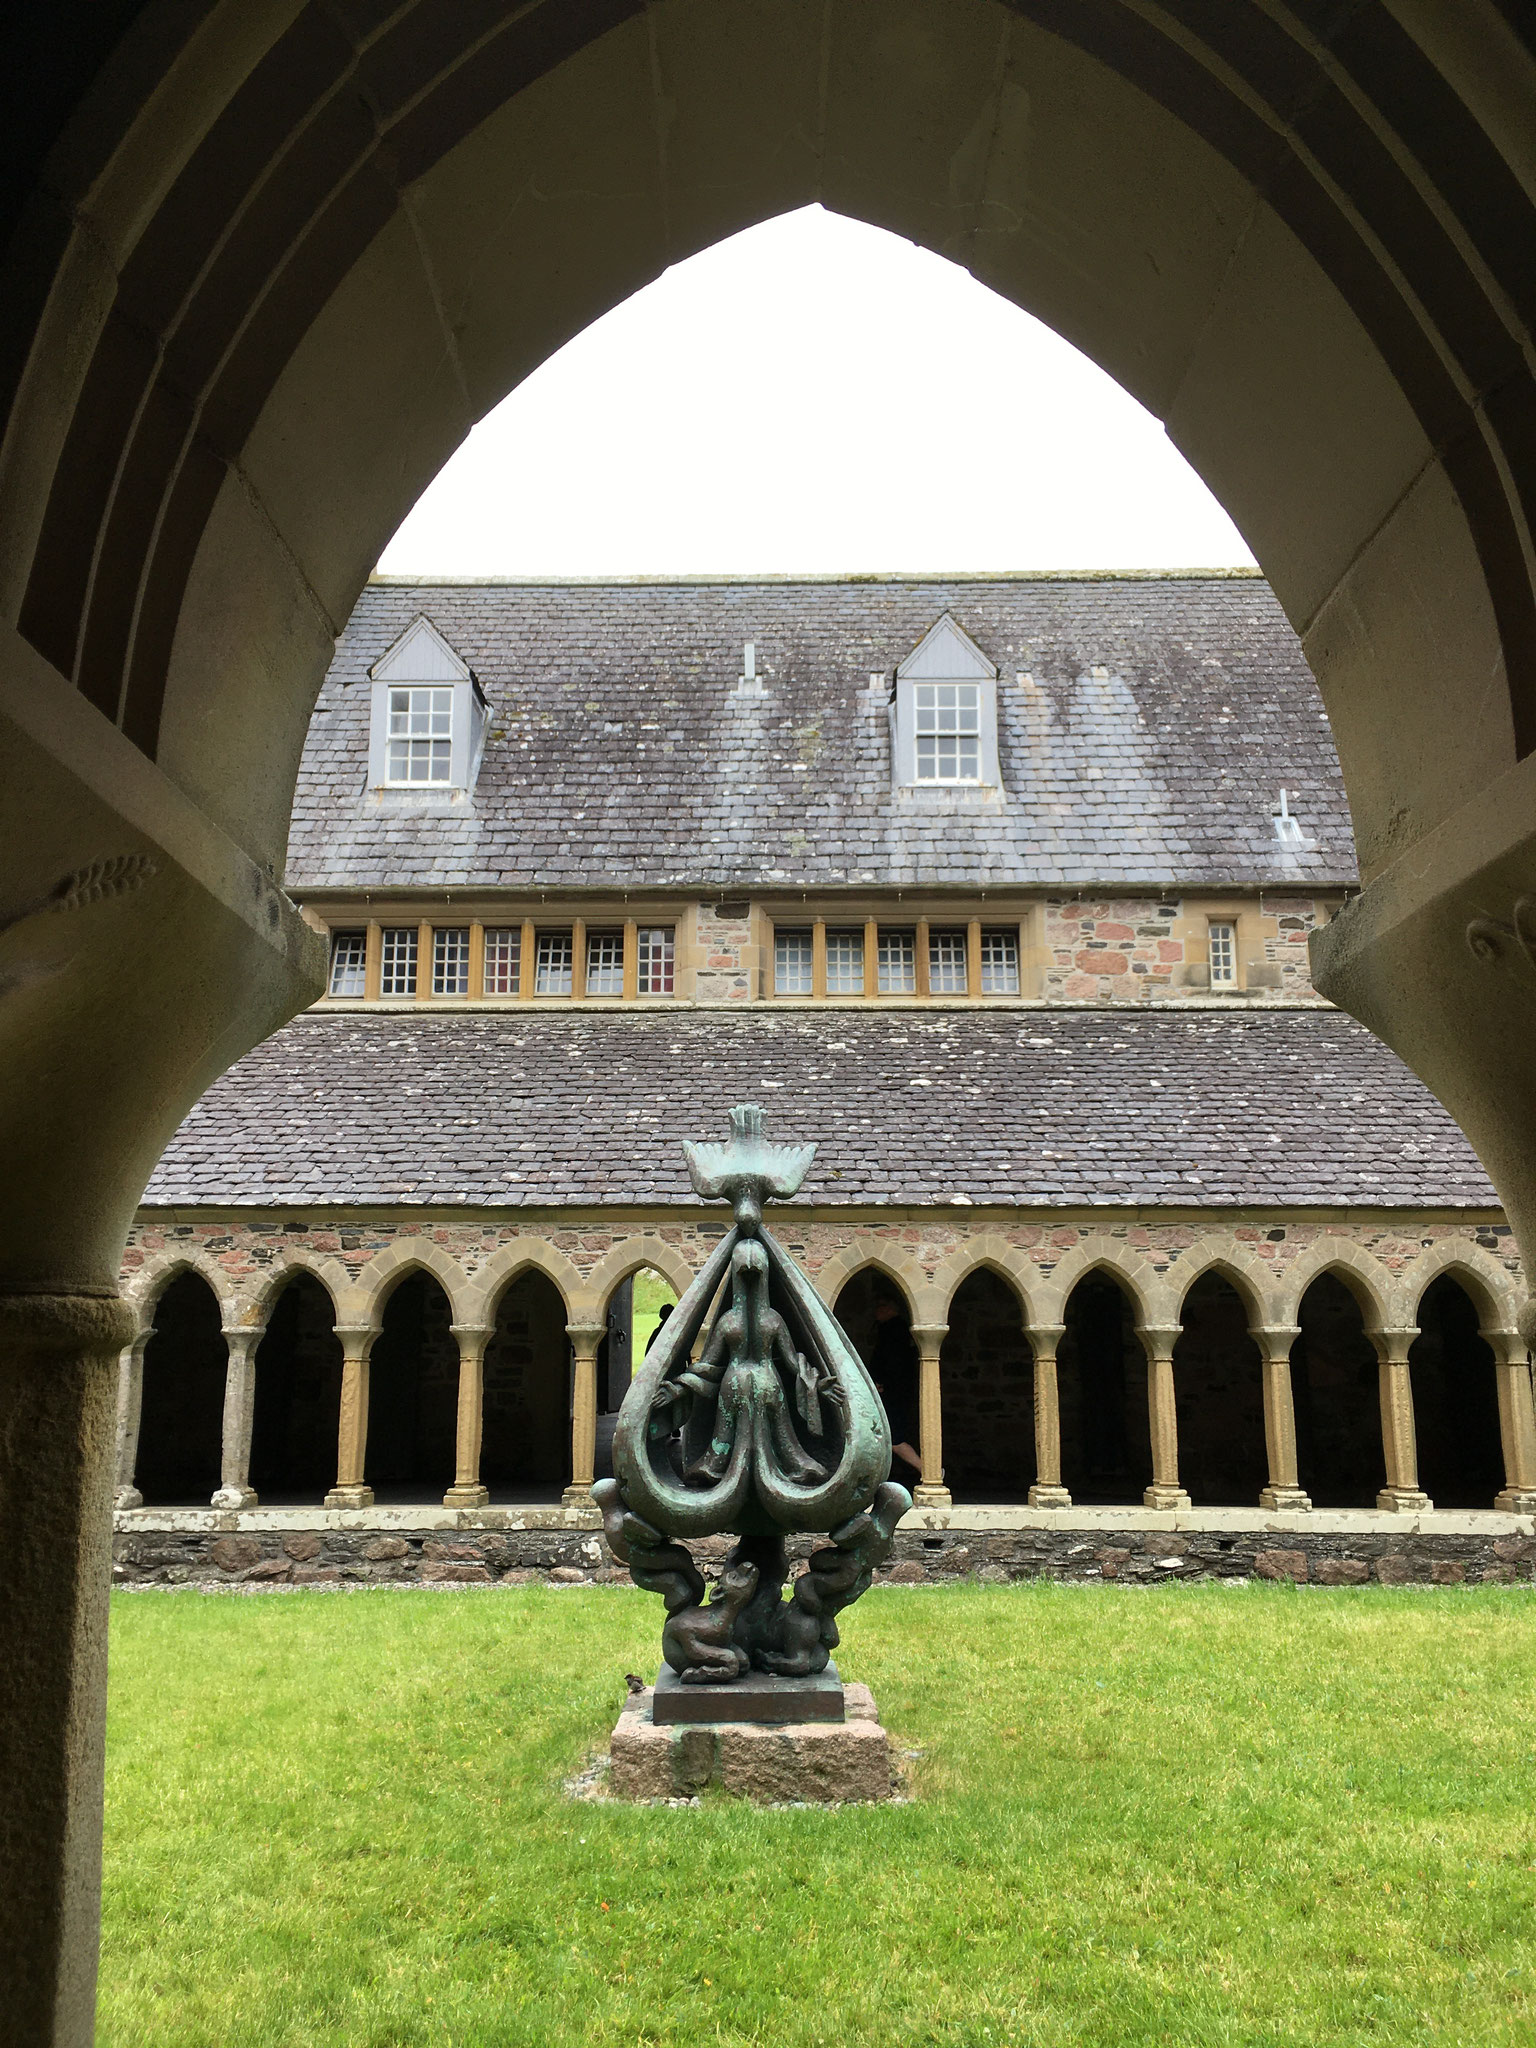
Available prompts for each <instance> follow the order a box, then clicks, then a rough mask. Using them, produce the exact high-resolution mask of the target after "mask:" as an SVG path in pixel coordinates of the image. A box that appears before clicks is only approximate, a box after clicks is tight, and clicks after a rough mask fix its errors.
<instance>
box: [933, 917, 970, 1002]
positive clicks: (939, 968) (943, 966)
mask: <svg viewBox="0 0 1536 2048" xmlns="http://www.w3.org/2000/svg"><path fill="white" fill-rule="evenodd" d="M968 954H969V948H968V945H967V942H966V933H965V932H964V931H963V930H959V931H941V932H930V933H929V934H928V993H929V995H931V996H965V995H969V994H970V992H971V991H970V961H969V958H968Z"/></svg>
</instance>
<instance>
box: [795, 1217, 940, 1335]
mask: <svg viewBox="0 0 1536 2048" xmlns="http://www.w3.org/2000/svg"><path fill="white" fill-rule="evenodd" d="M864 1272H869V1273H874V1274H877V1275H878V1276H879V1277H880V1279H881V1280H883V1281H884V1282H885V1283H886V1284H887V1286H889V1288H890V1289H891V1291H892V1293H893V1294H895V1295H896V1296H897V1297H898V1298H899V1299H900V1301H901V1302H902V1303H903V1304H904V1306H905V1308H906V1311H907V1315H908V1317H909V1318H910V1320H911V1321H912V1322H914V1323H916V1322H919V1321H920V1320H921V1317H920V1315H919V1309H920V1308H922V1307H927V1306H930V1305H931V1299H930V1291H929V1289H928V1286H927V1277H926V1275H925V1274H924V1272H923V1269H922V1267H921V1266H919V1265H918V1263H917V1261H916V1260H915V1259H909V1258H906V1257H903V1256H902V1255H900V1254H893V1253H892V1251H891V1249H890V1247H889V1246H888V1245H887V1244H885V1243H883V1242H882V1241H881V1240H880V1239H879V1238H865V1237H856V1238H854V1239H853V1240H852V1241H851V1242H850V1243H849V1244H847V1245H846V1246H845V1247H844V1248H843V1250H842V1251H840V1252H835V1253H834V1254H833V1255H832V1257H831V1258H830V1259H828V1260H827V1262H826V1264H825V1265H824V1266H821V1267H819V1268H818V1269H817V1271H816V1273H815V1274H814V1275H813V1278H814V1279H815V1282H816V1292H817V1293H818V1294H819V1295H820V1296H821V1298H822V1300H823V1301H824V1302H825V1303H826V1304H827V1307H828V1308H830V1309H832V1310H834V1311H835V1310H836V1308H837V1303H838V1298H839V1296H840V1295H841V1294H842V1292H843V1289H844V1288H845V1287H846V1286H847V1285H848V1282H849V1281H850V1280H852V1279H855V1278H856V1277H857V1276H858V1275H859V1274H860V1273H864Z"/></svg>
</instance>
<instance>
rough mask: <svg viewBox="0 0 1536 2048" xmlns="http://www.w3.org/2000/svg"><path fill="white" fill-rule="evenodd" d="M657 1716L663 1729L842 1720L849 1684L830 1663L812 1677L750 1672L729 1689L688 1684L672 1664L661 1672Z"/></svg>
mask: <svg viewBox="0 0 1536 2048" xmlns="http://www.w3.org/2000/svg"><path fill="white" fill-rule="evenodd" d="M651 1712H652V1718H653V1719H654V1721H655V1723H656V1725H657V1727H658V1728H661V1727H672V1726H675V1725H677V1724H678V1723H681V1722H695V1721H762V1722H771V1723H774V1724H776V1725H778V1726H782V1725H783V1724H784V1723H785V1722H788V1721H842V1720H845V1719H846V1718H847V1716H846V1713H845V1708H844V1691H843V1681H842V1680H841V1679H840V1678H839V1677H838V1675H837V1666H836V1665H835V1664H829V1665H828V1666H827V1668H826V1670H825V1671H818V1672H817V1673H816V1674H815V1675H814V1676H813V1677H811V1678H779V1677H777V1676H776V1675H775V1674H774V1673H773V1672H771V1671H747V1672H744V1673H743V1674H742V1676H741V1677H740V1678H736V1679H732V1681H731V1683H730V1684H729V1685H685V1684H684V1683H683V1681H682V1680H681V1679H680V1678H679V1677H678V1675H677V1673H676V1672H675V1671H674V1670H673V1669H672V1666H671V1665H670V1664H663V1665H662V1667H661V1669H660V1671H659V1672H658V1673H657V1674H656V1690H655V1694H654V1698H653V1701H652V1708H651Z"/></svg>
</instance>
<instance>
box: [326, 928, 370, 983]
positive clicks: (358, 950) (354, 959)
mask: <svg viewBox="0 0 1536 2048" xmlns="http://www.w3.org/2000/svg"><path fill="white" fill-rule="evenodd" d="M338 983H344V984H345V985H344V986H338ZM326 992H327V994H329V995H333V996H363V995H366V994H367V993H368V934H367V932H366V931H365V930H359V929H356V928H349V929H348V930H346V931H333V932H332V933H331V978H330V981H329V983H328V985H327V991H326Z"/></svg>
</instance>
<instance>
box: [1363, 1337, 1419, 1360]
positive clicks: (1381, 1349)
mask: <svg viewBox="0 0 1536 2048" xmlns="http://www.w3.org/2000/svg"><path fill="white" fill-rule="evenodd" d="M1365 1334H1366V1336H1367V1337H1368V1338H1369V1339H1370V1341H1371V1342H1372V1343H1373V1344H1374V1345H1375V1346H1376V1351H1377V1355H1378V1357H1380V1358H1381V1359H1383V1360H1384V1361H1385V1362H1386V1363H1387V1364H1388V1365H1406V1364H1407V1363H1408V1352H1409V1348H1410V1347H1411V1346H1412V1345H1414V1344H1416V1343H1417V1342H1418V1339H1419V1332H1418V1331H1417V1330H1367V1331H1366V1333H1365Z"/></svg>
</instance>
